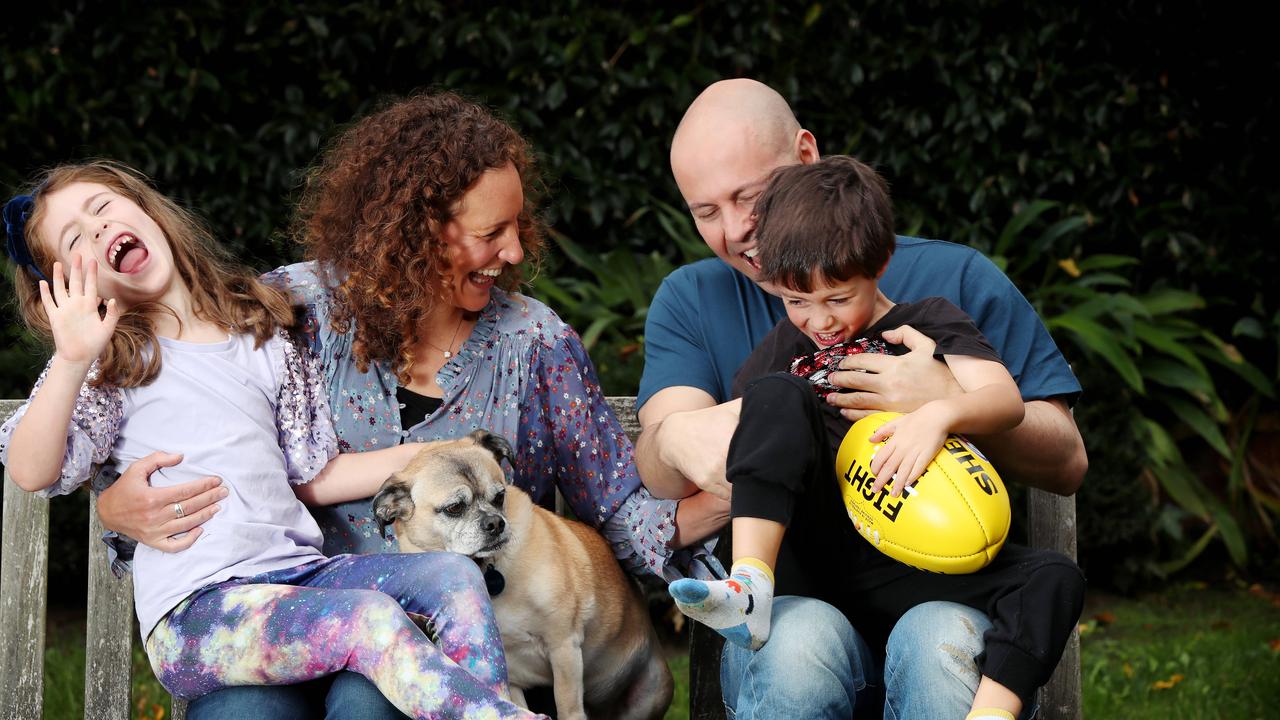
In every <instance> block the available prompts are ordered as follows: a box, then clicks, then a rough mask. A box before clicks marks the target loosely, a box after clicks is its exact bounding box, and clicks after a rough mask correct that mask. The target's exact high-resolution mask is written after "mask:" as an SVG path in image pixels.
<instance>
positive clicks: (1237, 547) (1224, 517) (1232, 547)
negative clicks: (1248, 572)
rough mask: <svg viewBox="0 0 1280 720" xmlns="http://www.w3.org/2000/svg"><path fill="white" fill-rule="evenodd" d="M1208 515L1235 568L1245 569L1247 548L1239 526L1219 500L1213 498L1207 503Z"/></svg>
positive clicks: (1247, 554) (1247, 555) (1247, 557)
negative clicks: (1211, 518) (1220, 536)
mask: <svg viewBox="0 0 1280 720" xmlns="http://www.w3.org/2000/svg"><path fill="white" fill-rule="evenodd" d="M1209 514H1210V515H1211V516H1212V517H1213V522H1214V525H1215V526H1216V527H1217V528H1218V532H1219V533H1220V534H1221V535H1222V543H1223V544H1224V545H1226V546H1227V553H1228V554H1229V555H1231V561H1232V562H1234V563H1235V564H1236V566H1237V567H1245V566H1246V564H1247V563H1248V561H1249V548H1248V545H1247V544H1246V543H1245V539H1244V533H1242V532H1240V524H1239V523H1237V522H1236V519H1235V518H1234V517H1232V515H1231V512H1230V511H1229V510H1227V508H1226V506H1224V505H1223V504H1222V501H1221V500H1218V498H1216V497H1213V498H1210V501H1209Z"/></svg>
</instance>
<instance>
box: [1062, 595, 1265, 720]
mask: <svg viewBox="0 0 1280 720" xmlns="http://www.w3.org/2000/svg"><path fill="white" fill-rule="evenodd" d="M1081 630H1082V632H1083V635H1082V637H1081V643H1082V648H1083V651H1082V654H1083V658H1084V660H1083V667H1082V669H1081V680H1082V684H1083V686H1084V714H1085V717H1090V718H1126V719H1128V718H1132V719H1133V720H1145V719H1150V720H1184V719H1188V720H1189V719H1191V718H1195V719H1197V720H1198V719H1200V718H1231V719H1232V720H1237V719H1238V720H1247V719H1248V718H1264V717H1276V710H1275V707H1276V705H1277V703H1280V596H1277V595H1276V594H1275V593H1271V592H1268V591H1267V590H1265V589H1263V588H1261V587H1260V586H1256V585H1255V586H1251V587H1245V586H1243V585H1228V586H1226V587H1222V586H1212V585H1209V584H1207V583H1203V582H1195V583H1182V584H1177V585H1172V586H1170V587H1168V588H1166V589H1165V590H1163V591H1162V592H1160V593H1158V594H1151V595H1146V596H1143V597H1140V598H1137V599H1125V598H1117V597H1108V596H1105V595H1095V596H1094V597H1093V598H1091V600H1090V602H1089V605H1088V607H1087V609H1086V611H1085V617H1084V620H1083V621H1082V623H1081Z"/></svg>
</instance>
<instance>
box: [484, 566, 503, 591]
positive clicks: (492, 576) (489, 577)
mask: <svg viewBox="0 0 1280 720" xmlns="http://www.w3.org/2000/svg"><path fill="white" fill-rule="evenodd" d="M484 586H485V587H486V588H488V590H489V597H498V595H500V594H502V591H503V589H504V588H506V587H507V579H506V578H504V577H502V573H500V572H498V568H496V567H494V566H492V565H490V566H489V567H488V568H487V569H486V570H485V571H484Z"/></svg>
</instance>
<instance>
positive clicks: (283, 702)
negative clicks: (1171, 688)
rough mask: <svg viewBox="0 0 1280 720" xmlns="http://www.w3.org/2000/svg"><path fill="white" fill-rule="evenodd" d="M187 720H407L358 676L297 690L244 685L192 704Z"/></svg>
mask: <svg viewBox="0 0 1280 720" xmlns="http://www.w3.org/2000/svg"><path fill="white" fill-rule="evenodd" d="M187 718H188V720H223V719H224V718H270V720H316V719H317V718H326V719H327V720H406V718H405V715H404V714H403V713H401V712H400V711H399V710H397V709H396V708H395V706H394V705H392V704H391V703H390V702H388V701H387V699H386V698H384V697H383V696H382V693H381V692H380V691H379V690H378V688H377V687H376V686H375V685H374V684H373V683H371V682H369V681H368V680H366V679H365V677H364V676H363V675H359V674H357V673H353V672H340V673H336V674H334V675H333V676H332V677H331V678H324V679H322V680H312V681H311V682H306V683H300V684H298V685H278V686H264V685H257V686H254V685H246V686H243V687H233V688H227V689H225V690H219V691H217V692H214V693H210V694H208V695H205V696H203V697H199V698H196V699H195V700H193V701H192V702H191V704H190V705H188V706H187Z"/></svg>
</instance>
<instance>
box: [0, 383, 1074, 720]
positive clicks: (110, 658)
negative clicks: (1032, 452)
mask: <svg viewBox="0 0 1280 720" xmlns="http://www.w3.org/2000/svg"><path fill="white" fill-rule="evenodd" d="M19 404H20V403H19V401H17V400H0V422H2V421H3V420H4V419H6V418H8V417H9V415H11V414H12V413H13V411H14V410H16V409H17V407H18V405H19ZM609 404H610V405H611V406H612V407H613V409H614V412H615V413H616V414H617V416H618V419H619V420H620V421H621V422H622V424H623V426H624V427H625V428H626V430H627V432H628V434H630V435H631V437H632V438H635V437H636V435H637V434H638V433H639V430H640V428H639V424H638V423H637V421H636V415H635V398H633V397H612V398H609ZM1028 503H1029V507H1028V518H1029V522H1030V525H1031V527H1030V537H1031V544H1032V545H1034V546H1036V547H1044V548H1051V549H1054V550H1058V551H1059V552H1062V553H1064V554H1066V555H1069V556H1070V557H1072V558H1074V557H1075V555H1076V510H1075V499H1074V498H1064V497H1059V496H1057V495H1053V494H1051V493H1046V492H1042V491H1039V490H1032V491H1031V492H1030V495H1029V498H1028ZM68 530H70V528H60V529H59V531H60V532H66V531H68ZM87 532H88V534H87V541H88V543H89V582H88V591H87V592H88V620H87V624H86V633H85V634H86V637H85V688H84V701H85V702H84V705H85V717H86V718H102V719H104V720H106V719H110V720H128V718H129V717H131V713H132V706H131V704H130V697H129V694H130V682H129V670H130V654H131V652H132V647H133V640H134V630H133V623H132V622H129V621H127V620H123V619H127V618H132V617H133V586H132V584H131V583H130V582H128V581H119V580H116V578H115V576H113V575H112V574H111V570H110V568H108V566H107V561H106V546H105V545H103V543H102V540H101V537H102V532H103V528H102V525H101V523H99V522H98V518H97V513H96V511H95V507H94V501H93V500H92V499H91V500H90V508H89V527H88V531H87ZM48 560H49V501H48V500H44V499H42V498H39V497H37V496H35V495H32V494H31V493H27V492H24V491H22V490H21V489H19V488H18V487H17V486H16V485H14V484H13V482H12V481H10V480H9V478H8V475H7V473H6V476H5V480H4V526H3V547H2V548H0V717H2V718H6V719H8V718H14V719H15V720H29V719H30V718H38V717H40V716H41V705H42V700H43V692H44V669H43V663H44V630H45V600H46V598H45V594H46V586H47V583H48V580H47V570H48ZM693 628H694V629H693V632H692V639H691V642H690V648H689V667H690V683H691V687H690V693H689V704H690V708H689V716H690V718H693V719H694V720H722V719H723V718H724V708H723V705H722V703H721V700H720V679H719V663H720V639H719V636H718V635H716V634H715V633H713V632H710V631H708V630H706V629H705V628H703V627H702V626H700V625H697V624H694V625H693ZM1040 713H1041V714H1040V716H1039V717H1043V718H1048V719H1049V720H1078V719H1079V718H1080V717H1081V711H1080V638H1079V635H1078V633H1073V634H1072V637H1071V641H1070V642H1069V643H1068V645H1067V650H1066V652H1065V654H1064V655H1063V658H1062V662H1061V663H1060V664H1059V665H1058V670H1057V672H1056V673H1054V676H1053V679H1052V680H1051V681H1050V682H1049V684H1048V685H1047V686H1045V688H1044V690H1043V691H1042V696H1041V709H1040ZM185 715H186V705H185V703H182V702H180V701H175V702H174V703H173V712H172V713H171V714H170V717H171V718H173V719H174V720H183V718H184V717H185Z"/></svg>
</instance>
